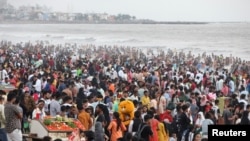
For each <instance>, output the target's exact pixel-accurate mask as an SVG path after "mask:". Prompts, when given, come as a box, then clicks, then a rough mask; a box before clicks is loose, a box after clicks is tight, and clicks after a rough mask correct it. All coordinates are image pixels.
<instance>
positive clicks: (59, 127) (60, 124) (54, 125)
mask: <svg viewBox="0 0 250 141" xmlns="http://www.w3.org/2000/svg"><path fill="white" fill-rule="evenodd" d="M47 129H48V130H51V131H55V130H59V131H60V130H62V131H65V130H66V131H67V130H73V128H72V127H70V126H69V125H67V124H66V123H64V122H53V123H51V124H50V125H48V126H47Z"/></svg>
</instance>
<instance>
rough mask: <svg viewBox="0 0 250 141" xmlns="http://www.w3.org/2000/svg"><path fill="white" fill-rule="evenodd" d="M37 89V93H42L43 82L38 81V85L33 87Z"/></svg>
mask: <svg viewBox="0 0 250 141" xmlns="http://www.w3.org/2000/svg"><path fill="white" fill-rule="evenodd" d="M33 86H34V87H35V90H36V91H37V92H41V91H42V81H41V80H40V79H37V80H36V84H35V85H33Z"/></svg>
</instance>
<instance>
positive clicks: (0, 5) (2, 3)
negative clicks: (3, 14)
mask: <svg viewBox="0 0 250 141" xmlns="http://www.w3.org/2000/svg"><path fill="white" fill-rule="evenodd" d="M6 8H7V0H0V9H6Z"/></svg>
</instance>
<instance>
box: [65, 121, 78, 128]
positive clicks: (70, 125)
mask: <svg viewBox="0 0 250 141" xmlns="http://www.w3.org/2000/svg"><path fill="white" fill-rule="evenodd" d="M67 125H68V126H69V127H71V128H76V125H75V123H74V122H67Z"/></svg>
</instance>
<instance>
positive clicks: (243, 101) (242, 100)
mask: <svg viewBox="0 0 250 141" xmlns="http://www.w3.org/2000/svg"><path fill="white" fill-rule="evenodd" d="M241 102H242V103H244V110H246V109H247V104H248V103H247V101H246V100H245V99H240V100H239V103H241Z"/></svg>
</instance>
